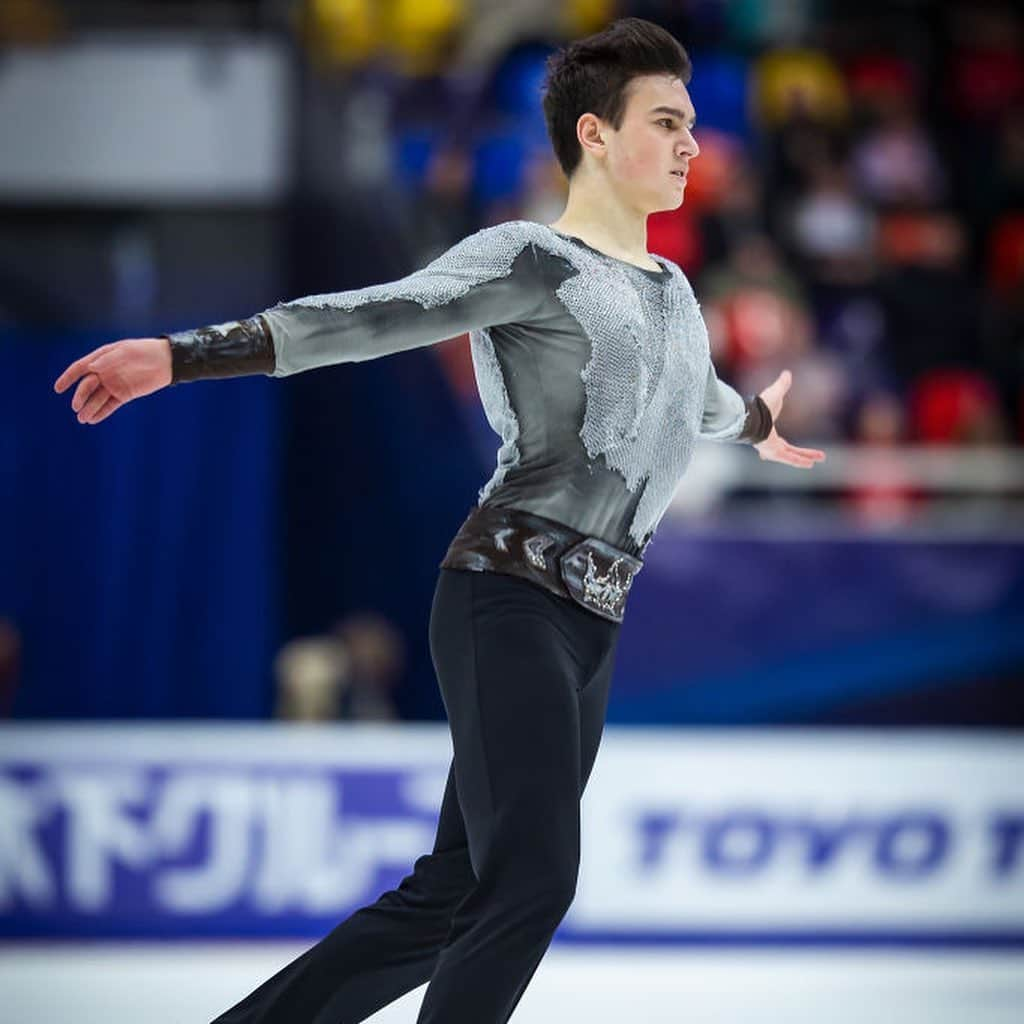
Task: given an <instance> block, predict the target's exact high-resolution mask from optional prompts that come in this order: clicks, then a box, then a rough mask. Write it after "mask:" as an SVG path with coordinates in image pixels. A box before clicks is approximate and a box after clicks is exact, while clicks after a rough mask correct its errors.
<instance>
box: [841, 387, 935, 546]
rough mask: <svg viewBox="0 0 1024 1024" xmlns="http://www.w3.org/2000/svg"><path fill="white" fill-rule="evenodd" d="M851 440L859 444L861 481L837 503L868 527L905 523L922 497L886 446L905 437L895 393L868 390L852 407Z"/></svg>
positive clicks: (920, 505) (918, 508)
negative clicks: (857, 405)
mask: <svg viewBox="0 0 1024 1024" xmlns="http://www.w3.org/2000/svg"><path fill="white" fill-rule="evenodd" d="M852 433H853V440H854V441H855V442H856V443H857V444H859V445H862V446H863V448H862V460H861V463H860V464H861V466H862V469H863V472H862V474H861V480H860V481H859V482H858V483H856V484H854V485H852V486H850V487H848V488H847V489H846V491H845V492H844V493H843V498H842V501H843V506H844V508H845V510H846V512H847V514H848V515H850V516H851V517H852V518H853V519H855V520H856V521H857V522H858V523H860V524H861V525H864V526H868V527H870V528H872V529H879V528H886V527H896V526H900V525H902V524H905V523H907V522H908V521H910V520H911V519H912V518H914V517H915V515H917V514H918V513H919V512H920V511H921V510H922V509H923V507H924V505H923V501H924V496H923V495H922V494H921V493H919V492H918V491H917V489H916V488H915V487H914V486H913V485H912V484H911V483H910V481H909V480H908V479H907V475H906V469H905V465H904V462H903V460H902V459H900V458H899V457H898V456H897V453H895V452H894V451H893V450H892V449H893V448H894V447H896V446H898V445H900V444H903V443H904V442H905V441H906V439H907V437H906V435H907V424H906V415H905V412H904V408H903V402H902V400H901V398H900V396H899V395H897V394H894V393H893V392H891V391H872V392H870V393H868V394H867V395H865V396H864V397H863V399H862V400H861V402H860V403H859V407H858V409H857V412H856V417H855V422H854V426H853V431H852Z"/></svg>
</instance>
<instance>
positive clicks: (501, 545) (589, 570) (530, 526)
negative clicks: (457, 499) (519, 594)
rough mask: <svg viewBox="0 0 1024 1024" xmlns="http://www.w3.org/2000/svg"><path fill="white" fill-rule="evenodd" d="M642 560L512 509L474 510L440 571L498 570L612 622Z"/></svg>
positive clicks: (618, 615) (622, 606) (622, 608)
mask: <svg viewBox="0 0 1024 1024" xmlns="http://www.w3.org/2000/svg"><path fill="white" fill-rule="evenodd" d="M642 567H643V562H642V561H641V560H640V559H639V558H636V557H634V556H633V555H628V554H626V552H625V551H620V550H619V549H618V548H616V547H613V546H612V545H611V544H608V543H607V542H605V541H603V540H599V539H598V538H597V537H588V536H586V534H582V533H579V532H577V531H576V530H573V529H571V528H570V527H568V526H565V525H564V524H562V523H556V522H555V521H554V520H552V519H545V518H544V517H543V516H537V515H534V514H533V513H532V512H524V511H522V510H521V509H516V508H491V507H488V506H486V505H485V506H484V507H482V508H480V507H475V508H473V509H472V510H471V511H470V513H469V516H468V517H467V519H466V521H465V522H464V523H463V524H462V526H460V527H459V532H458V533H456V535H455V537H454V539H453V540H452V542H451V544H450V546H449V548H448V553H447V554H446V555H445V556H444V560H443V561H442V562H441V568H442V569H469V570H471V571H474V572H497V573H504V574H506V575H509V576H521V577H522V578H523V579H527V580H531V581H532V582H534V583H537V584H539V585H540V586H542V587H544V588H545V589H546V590H550V591H551V592H552V593H553V594H557V595H558V596H559V597H564V598H568V599H569V600H572V601H575V602H576V603H577V604H579V605H581V606H582V607H583V608H586V609H587V611H589V612H593V613H594V614H595V615H599V616H601V618H604V619H610V620H611V621H612V622H622V617H623V615H624V614H625V610H626V595H627V594H628V593H629V588H630V587H631V586H632V585H633V577H634V576H635V575H636V574H637V573H638V572H639V571H640V569H641V568H642Z"/></svg>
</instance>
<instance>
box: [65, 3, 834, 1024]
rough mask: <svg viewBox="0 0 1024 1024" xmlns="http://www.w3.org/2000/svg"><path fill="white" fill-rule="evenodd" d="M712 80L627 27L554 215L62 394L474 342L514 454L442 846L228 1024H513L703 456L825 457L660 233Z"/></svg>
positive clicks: (611, 46) (458, 609)
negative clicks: (651, 232) (727, 365)
mask: <svg viewBox="0 0 1024 1024" xmlns="http://www.w3.org/2000/svg"><path fill="white" fill-rule="evenodd" d="M689 76H690V61H689V58H688V57H687V55H686V52H685V51H684V50H683V48H682V47H681V46H680V45H679V43H678V42H677V41H676V40H675V39H674V38H672V36H671V35H669V34H668V33H666V32H665V31H663V30H662V29H660V28H658V27H656V26H654V25H652V24H650V23H648V22H645V21H641V20H638V19H624V20H621V21H619V22H616V23H615V24H614V25H612V26H611V27H610V28H608V29H607V30H605V31H604V32H601V33H599V34H598V35H595V36H592V37H589V38H587V39H584V40H581V41H578V42H576V43H573V44H571V45H569V46H568V47H567V48H566V49H565V50H563V51H561V52H560V53H558V54H556V55H554V56H553V57H552V58H551V60H550V62H549V65H548V78H547V83H546V91H545V97H544V112H545V116H546V119H547V125H548V130H549V133H550V135H551V140H552V143H553V145H554V150H555V153H556V155H557V157H558V160H559V161H560V163H561V165H562V168H563V169H564V171H565V172H566V174H567V175H568V177H569V182H570V188H569V198H568V203H567V205H566V208H565V212H564V213H563V214H562V216H561V217H560V218H559V219H558V220H557V221H556V222H555V223H554V224H551V225H543V224H535V223H530V222H526V221H515V222H510V223H505V224H499V225H496V226H494V227H490V228H486V229H484V230H483V231H480V232H477V233H476V234H474V235H471V236H470V237H468V238H465V239H464V240H463V241H461V242H459V243H458V244H457V245H455V246H453V247H452V248H451V249H450V250H449V251H448V252H446V253H444V254H443V255H442V256H440V257H439V258H438V259H437V260H435V261H434V262H433V263H431V264H430V265H428V266H427V267H425V268H424V269H422V270H420V271H417V272H416V273H414V274H410V275H409V276H408V277H405V278H403V279H401V280H399V281H394V282H391V283H389V284H383V285H377V286H374V287H370V288H363V289H360V290H355V291H346V292H340V293H337V294H325V295H313V296H309V297H307V298H302V299H296V300H294V301H291V302H284V303H280V304H278V305H277V306H275V307H273V308H272V309H269V310H266V311H264V312H263V313H260V314H258V315H256V316H254V317H252V318H250V319H247V320H240V321H231V322H229V323H224V324H219V325H216V326H214V327H207V328H200V329H197V330H192V331H185V332H182V333H179V334H171V335H169V336H167V337H164V338H136V339H127V340H124V341H119V342H114V343H113V344H110V345H104V346H102V347H101V348H98V349H96V350H95V351H94V352H91V353H89V354H88V355H87V356H84V357H83V358H81V359H79V360H77V361H76V362H75V363H73V364H72V365H71V366H70V367H69V368H68V369H67V370H66V371H65V372H64V373H63V374H62V375H61V376H60V378H59V379H58V380H57V382H56V385H55V386H56V390H57V391H58V392H62V391H65V390H66V389H67V388H69V387H70V386H71V385H72V384H74V383H75V382H76V381H79V382H80V383H79V384H78V388H77V390H76V392H75V395H74V398H73V401H72V408H73V409H74V411H75V412H76V413H77V414H78V419H79V421H80V422H82V423H99V422H101V421H102V420H104V419H106V417H107V416H109V415H110V414H111V413H112V412H114V411H115V410H117V409H118V408H120V407H121V406H122V405H123V404H124V403H125V402H128V401H130V400H131V399H133V398H138V397H140V396H141V395H146V394H149V393H150V392H152V391H156V390H157V389H158V388H161V387H164V386H165V385H167V384H171V383H177V382H181V381H189V380H196V379H199V378H212V377H225V376H234V375H238V374H246V373H263V374H268V375H271V376H275V377H284V376H287V375H289V374H292V373H298V372H300V371H303V370H310V369H313V368H314V367H317V366H324V365H327V364H331V363H338V362H345V361H355V360H362V359H373V358H376V357H378V356H382V355H386V354H388V353H392V352H399V351H402V350H404V349H409V348H414V347H417V346H420V345H429V344H432V343H434V342H437V341H440V340H442V339H445V338H449V337H453V336H455V335H458V334H461V333H462V332H463V331H467V330H469V331H471V332H472V333H471V346H472V355H473V362H474V368H475V371H476V376H477V382H478V385H479V390H480V395H481V398H482V400H483V403H484V408H485V410H486V412H487V416H488V418H489V421H490V423H491V425H492V426H493V427H494V429H495V431H496V432H497V433H498V434H499V435H500V436H501V440H502V444H501V448H500V450H499V452H498V465H497V469H496V470H495V472H494V475H493V476H492V477H491V479H490V480H489V481H488V482H487V484H486V485H485V486H484V487H483V489H482V490H481V492H480V500H479V503H478V506H477V507H475V508H474V509H473V510H472V511H471V512H470V515H469V517H468V518H467V520H466V522H465V523H464V524H463V525H462V527H460V529H459V531H458V533H457V535H456V537H455V539H454V540H453V541H452V544H451V547H450V548H449V550H448V553H447V555H446V556H445V558H444V560H443V562H442V563H441V571H440V574H439V578H438V583H437V589H436V591H435V594H434V600H433V606H432V609H431V618H430V645H431V655H432V658H433V661H434V665H435V668H436V670H437V678H438V683H439V686H440V689H441V693H442V696H443V699H444V703H445V708H446V711H447V713H448V719H449V724H450V727H451V733H452V741H453V747H454V755H455V756H454V759H453V761H452V766H451V769H450V771H449V774H448V781H447V785H446V788H445V792H444V797H443V801H442V807H441V813H440V818H439V821H438V828H437V837H436V840H435V843H434V848H433V850H432V851H431V852H430V853H429V854H425V855H424V856H422V857H420V858H419V859H417V861H416V863H415V865H414V866H413V870H412V873H411V874H409V875H408V876H407V877H406V878H405V879H403V881H402V882H401V884H400V885H399V886H398V888H397V889H394V890H391V891H388V892H386V893H384V894H383V895H382V896H380V898H379V899H378V900H377V901H376V902H374V903H373V904H371V905H369V906H366V907H363V908H361V909H360V910H357V911H356V912H355V913H354V914H352V916H351V917H349V918H348V919H347V920H345V921H343V922H342V923H341V924H339V925H338V926H337V927H336V928H335V929H334V930H333V931H332V932H331V933H330V934H328V935H327V936H326V937H325V938H324V939H323V940H322V941H321V942H319V943H317V944H316V945H315V946H313V947H312V948H310V949H309V950H307V951H306V952H305V953H303V954H302V955H301V956H300V957H298V958H297V959H296V960H295V961H293V962H292V963H290V964H288V965H287V966H286V967H284V968H283V969H282V970H281V971H280V972H278V973H277V974H276V975H275V976H274V977H272V978H270V979H269V980H268V981H266V982H265V983H264V984H263V985H261V986H260V987H259V988H257V989H256V990H255V991H254V992H252V993H251V994H250V995H249V996H247V997H246V998H245V999H243V1000H242V1001H241V1002H240V1003H238V1004H237V1005H236V1006H234V1007H232V1008H231V1009H230V1010H228V1011H226V1012H225V1013H224V1014H222V1015H221V1016H220V1017H218V1018H217V1022H218V1024H229V1022H242V1021H245V1022H250V1024H256V1022H264V1024H265V1022H271V1021H273V1022H275V1024H277V1022H280V1024H306V1022H315V1024H355V1022H356V1021H362V1020H365V1019H366V1018H367V1017H369V1016H370V1015H371V1014H373V1013H374V1012H375V1011H376V1010H378V1009H379V1008H380V1007H382V1006H384V1005H386V1004H388V1003H390V1002H392V1001H393V1000H395V999H396V998H398V997H399V996H401V995H402V994H403V993H405V992H408V991H409V990H411V989H413V988H415V987H416V986H418V985H421V984H423V983H424V982H427V981H429V985H428V986H427V989H426V994H425V996H424V999H423V1003H422V1006H421V1009H420V1013H419V1017H418V1021H419V1024H498V1022H503V1021H507V1020H508V1019H509V1017H510V1016H511V1014H512V1012H513V1010H514V1009H515V1006H516V1004H517V1003H518V1002H519V999H520V998H521V997H522V994H523V991H524V990H525V988H526V986H527V984H528V983H529V981H530V979H531V977H532V976H533V973H534V971H535V970H536V968H537V965H538V964H539V963H540V960H541V958H542V956H543V955H544V953H545V951H546V950H547V948H548V945H549V943H550V941H551V937H552V935H553V933H554V931H555V929H556V927H557V926H558V923H559V922H560V921H561V919H562V917H563V916H564V914H565V912H566V911H567V909H568V908H569V905H570V904H571V902H572V899H573V896H574V894H575V887H576V879H577V870H578V867H579V855H580V835H579V826H580V816H579V812H580V798H581V796H582V794H583V789H584V786H585V785H586V782H587V778H588V777H589V775H590V771H591V768H592V766H593V763H594V758H595V756H596V754H597V748H598V743H599V741H600V738H601V731H602V728H603V724H604V716H605V709H606V703H607V697H608V686H609V682H610V679H611V675H612V666H613V662H614V657H615V649H616V642H617V639H618V634H619V629H620V624H621V622H622V616H623V612H624V607H625V601H626V596H627V593H628V591H629V589H630V586H631V584H632V581H633V577H634V576H635V575H636V573H637V572H638V571H639V569H640V567H641V565H642V555H643V552H644V549H645V548H646V546H647V544H648V543H649V542H650V539H651V537H652V535H653V533H654V530H655V528H656V526H657V524H658V522H659V520H660V519H661V517H662V515H663V513H664V512H665V509H666V508H667V506H668V504H669V501H670V500H671V498H672V493H673V491H674V490H675V487H676V485H677V483H678V482H679V479H680V477H681V475H682V474H683V471H684V470H685V468H686V465H687V462H688V460H689V458H690V455H691V452H692V449H693V446H694V443H695V442H696V440H697V438H698V437H703V438H710V439H713V440H719V441H741V442H748V443H750V444H753V445H754V446H755V448H756V449H757V452H758V454H759V455H760V457H761V458H762V459H769V460H772V461H776V462H782V463H785V464H787V465H790V466H797V467H801V468H809V467H811V466H812V465H813V464H814V463H815V462H817V461H818V460H820V459H822V458H824V453H822V452H820V451H817V450H814V449H806V448H797V447H795V446H793V445H791V444H789V443H788V442H787V441H785V440H783V438H782V437H781V436H780V435H779V433H778V431H777V430H776V429H775V426H774V421H775V419H776V418H777V417H778V415H779V412H780V410H781V408H782V403H783V399H784V396H785V394H786V392H787V390H788V389H789V386H790V374H789V372H788V371H786V372H784V373H783V374H781V375H780V377H779V378H778V379H777V380H776V381H775V382H774V383H773V384H772V385H771V386H770V387H768V388H766V389H765V390H764V391H763V392H762V393H761V394H760V395H759V396H756V397H753V398H751V399H749V400H746V401H745V400H744V399H743V398H742V397H741V396H740V395H739V394H737V393H736V392H735V391H734V390H733V389H732V388H730V387H729V386H728V385H726V384H725V383H723V382H722V381H720V380H719V379H718V377H717V375H716V373H715V369H714V366H713V365H712V363H711V359H710V355H709V348H708V338H707V332H706V330H705V326H704V322H703V320H702V318H701V315H700V311H699V308H698V305H697V302H696V301H695V299H694V294H693V290H692V289H691V287H690V285H689V283H688V281H687V279H686V277H685V276H684V275H683V273H682V271H680V269H679V268H678V267H677V266H676V265H675V264H673V263H672V262H671V261H669V260H667V259H664V258H663V257H661V256H656V255H651V254H649V253H648V252H647V246H646V220H647V215H648V214H649V213H652V212H654V211H656V210H667V209H675V208H676V207H678V206H679V204H680V203H682V201H683V195H684V193H685V191H686V174H687V169H688V167H689V164H690V161H691V160H693V159H694V158H695V157H696V156H697V154H698V152H699V149H698V146H697V143H696V141H695V140H694V137H693V134H692V129H693V124H694V118H695V113H694V109H693V104H692V103H691V101H690V97H689V94H688V92H687V88H686V83H687V82H688V81H689ZM381 540H385V538H381Z"/></svg>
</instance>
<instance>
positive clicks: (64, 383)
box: [53, 343, 114, 395]
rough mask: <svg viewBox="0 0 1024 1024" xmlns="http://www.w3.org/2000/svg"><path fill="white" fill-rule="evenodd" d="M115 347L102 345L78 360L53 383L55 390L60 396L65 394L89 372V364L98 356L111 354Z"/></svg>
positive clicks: (111, 344)
mask: <svg viewBox="0 0 1024 1024" xmlns="http://www.w3.org/2000/svg"><path fill="white" fill-rule="evenodd" d="M113 347H114V345H113V343H110V344H109V345H101V346H100V347H99V348H97V349H93V351H92V352H90V353H88V354H87V355H84V356H82V357H81V359H76V360H75V361H74V362H73V363H72V364H71V365H70V366H69V367H68V368H67V369H66V370H65V371H64V372H63V373H62V374H61V375H60V376H59V377H58V378H57V379H56V380H55V381H54V383H53V390H54V391H56V392H57V394H58V395H60V394H63V393H64V392H65V391H67V389H68V388H69V387H71V385H72V384H74V383H75V381H76V380H78V379H79V377H81V376H83V375H84V374H86V373H88V372H89V369H90V367H89V364H90V363H91V362H92V361H93V360H94V359H96V358H97V357H98V356H101V355H103V354H104V353H105V352H109V351H110V349H112V348H113Z"/></svg>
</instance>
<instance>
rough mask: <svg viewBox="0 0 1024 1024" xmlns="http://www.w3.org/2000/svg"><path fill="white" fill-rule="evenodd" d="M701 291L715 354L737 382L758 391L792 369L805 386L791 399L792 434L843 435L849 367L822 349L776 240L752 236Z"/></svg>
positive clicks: (787, 413) (706, 279)
mask: <svg viewBox="0 0 1024 1024" xmlns="http://www.w3.org/2000/svg"><path fill="white" fill-rule="evenodd" d="M701 294H702V296H703V297H704V300H705V309H704V314H705V318H706V320H707V323H708V331H709V334H710V336H711V344H712V356H713V358H714V359H715V360H716V362H718V364H719V365H720V366H721V368H722V369H723V370H724V371H725V373H726V375H727V376H728V375H730V374H731V376H732V380H733V383H734V385H735V386H737V387H738V388H739V389H740V390H742V391H743V392H745V393H751V394H753V393H756V392H758V391H760V390H762V389H763V388H764V387H766V386H767V385H768V384H770V383H771V381H772V380H774V379H775V377H776V376H777V375H778V374H779V372H781V370H783V369H785V368H789V369H791V370H792V372H793V375H794V377H796V378H798V379H799V380H801V381H802V387H801V388H800V391H799V393H797V392H796V390H795V389H794V390H793V391H791V392H790V394H789V395H788V396H787V398H786V408H785V410H784V413H783V415H784V417H785V424H786V431H787V436H793V437H796V438H802V439H810V438H815V439H822V438H829V437H833V436H836V434H837V433H838V430H839V426H840V418H841V415H842V407H843V402H844V399H845V389H846V382H845V381H844V379H843V374H842V367H841V364H840V362H839V360H838V359H837V358H836V357H835V356H834V355H833V354H831V353H828V352H824V351H821V350H819V349H817V348H816V347H815V344H814V323H813V319H812V316H811V311H810V309H809V308H808V306H807V304H806V300H805V297H804V293H803V290H802V288H801V287H800V286H799V284H798V283H797V281H796V280H795V278H794V277H793V276H792V275H791V274H790V273H789V272H788V271H786V270H785V269H784V268H783V266H782V264H781V261H780V259H779V255H778V251H777V249H776V248H775V246H773V245H772V243H771V242H770V241H769V240H768V239H767V238H765V237H763V236H760V235H750V236H748V237H746V238H744V239H743V240H742V241H740V242H739V244H738V245H737V246H736V248H735V249H734V251H733V253H732V256H731V258H730V260H729V261H728V263H726V264H725V265H724V266H721V267H719V268H716V269H713V270H711V271H709V272H708V273H707V274H706V275H705V277H704V278H703V284H702V290H701Z"/></svg>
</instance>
